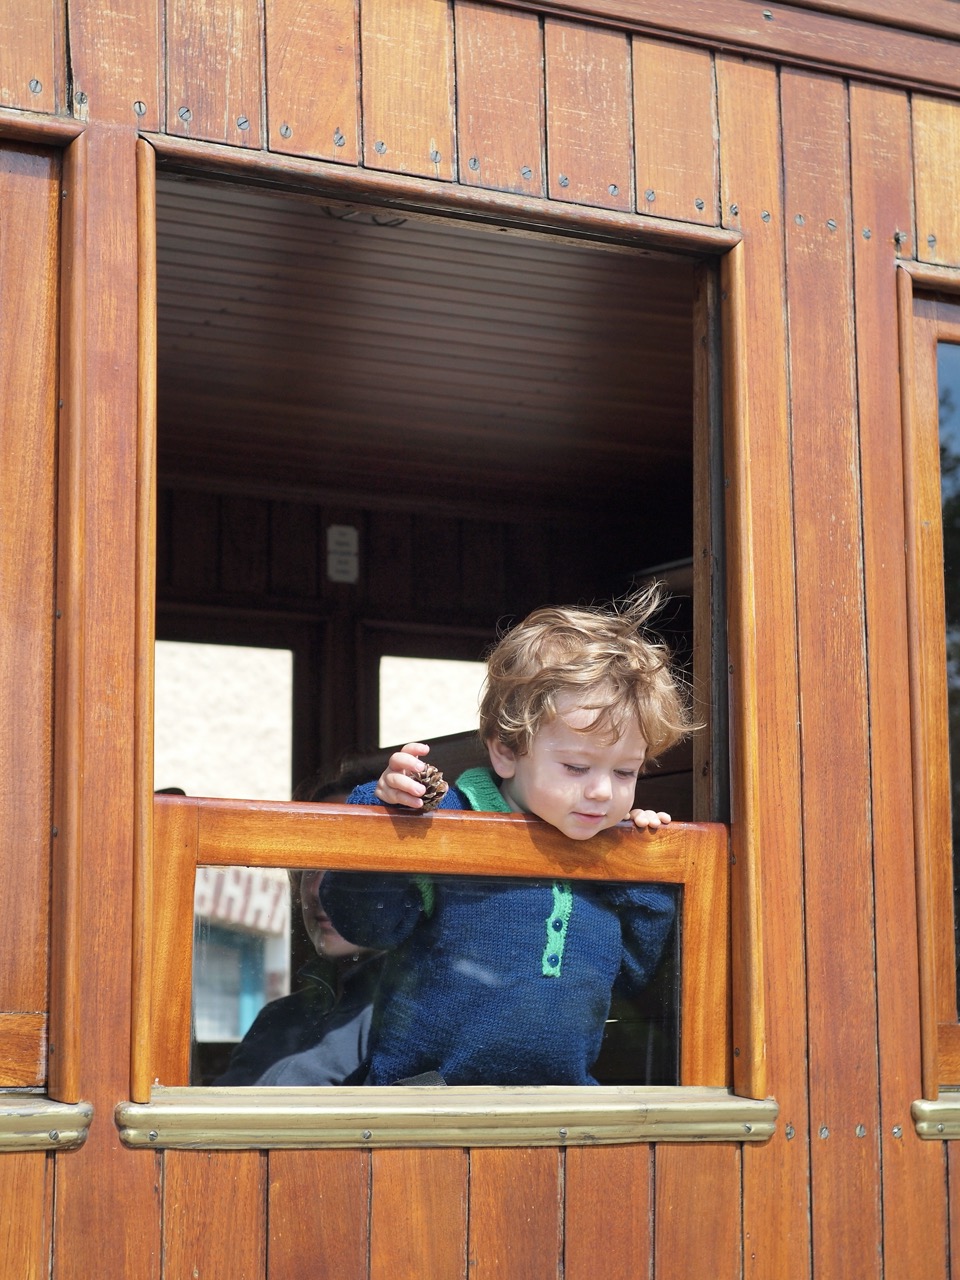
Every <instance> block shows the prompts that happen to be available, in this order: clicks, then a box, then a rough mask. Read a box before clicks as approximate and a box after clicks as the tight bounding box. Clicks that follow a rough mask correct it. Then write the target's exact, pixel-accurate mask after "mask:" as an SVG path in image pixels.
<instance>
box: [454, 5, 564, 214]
mask: <svg viewBox="0 0 960 1280" xmlns="http://www.w3.org/2000/svg"><path fill="white" fill-rule="evenodd" d="M454 20H455V24H456V44H457V145H458V148H459V161H460V164H459V171H460V181H461V182H462V183H464V184H465V185H466V186H472V187H493V188H495V189H496V190H499V191H516V192H518V193H519V194H521V195H529V196H542V195H543V194H544V171H543V148H544V136H543V38H542V35H541V31H540V20H539V18H538V17H536V15H534V14H530V13H512V12H508V11H507V10H505V9H500V8H495V7H494V6H493V5H489V4H477V3H475V0H458V3H457V4H456V7H455V10H454Z"/></svg>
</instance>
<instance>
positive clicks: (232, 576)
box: [220, 494, 270, 595]
mask: <svg viewBox="0 0 960 1280" xmlns="http://www.w3.org/2000/svg"><path fill="white" fill-rule="evenodd" d="M269 514H270V512H269V506H268V504H267V502H266V500H265V499H263V498H246V497H243V496H241V495H239V494H224V495H223V497H222V498H221V499H220V589H221V590H222V591H226V592H230V593H233V592H237V593H241V594H245V595H264V594H266V591H267V587H268V585H269V555H270V550H269Z"/></svg>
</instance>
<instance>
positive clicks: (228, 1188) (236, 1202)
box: [163, 1151, 266, 1280]
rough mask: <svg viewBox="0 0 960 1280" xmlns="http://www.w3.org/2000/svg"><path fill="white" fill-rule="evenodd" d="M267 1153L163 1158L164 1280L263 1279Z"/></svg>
mask: <svg viewBox="0 0 960 1280" xmlns="http://www.w3.org/2000/svg"><path fill="white" fill-rule="evenodd" d="M265 1184H266V1155H265V1154H264V1153H262V1152H260V1151H167V1152H165V1153H164V1156H163V1280H219V1277H220V1276H229V1277H230V1280H262V1278H263V1277H264V1276H265V1275H266V1185H265Z"/></svg>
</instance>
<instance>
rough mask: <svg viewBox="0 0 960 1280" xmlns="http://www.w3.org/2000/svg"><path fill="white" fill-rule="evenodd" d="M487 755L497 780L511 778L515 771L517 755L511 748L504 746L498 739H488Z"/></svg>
mask: <svg viewBox="0 0 960 1280" xmlns="http://www.w3.org/2000/svg"><path fill="white" fill-rule="evenodd" d="M487 754H488V755H489V756H490V763H491V764H492V765H493V771H494V773H495V774H496V775H497V776H498V777H499V778H512V777H513V775H514V773H516V770H517V754H516V752H515V751H514V750H513V748H512V747H507V746H504V744H503V743H502V742H501V741H500V739H499V738H488V739H487Z"/></svg>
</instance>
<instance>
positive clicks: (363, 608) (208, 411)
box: [157, 174, 696, 1078]
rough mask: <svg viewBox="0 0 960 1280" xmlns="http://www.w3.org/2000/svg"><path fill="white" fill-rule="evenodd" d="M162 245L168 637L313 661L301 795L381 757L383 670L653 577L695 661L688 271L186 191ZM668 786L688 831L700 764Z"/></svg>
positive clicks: (300, 760) (563, 245) (559, 245)
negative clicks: (335, 556)
mask: <svg viewBox="0 0 960 1280" xmlns="http://www.w3.org/2000/svg"><path fill="white" fill-rule="evenodd" d="M157 250H158V355H159V367H158V404H159V423H158V531H157V540H158V544H157V545H158V553H157V597H158V608H157V635H158V638H161V639H180V640H195V641H203V642H208V643H209V642H218V641H219V642H224V643H250V644H260V645H267V646H270V645H280V646H283V647H287V648H291V649H292V650H293V652H294V701H295V706H294V729H293V733H294V739H295V741H294V744H293V773H294V778H293V781H296V780H297V779H300V778H304V777H305V776H307V775H308V774H310V773H312V772H314V771H315V770H317V769H323V770H325V771H328V772H329V771H332V770H334V769H335V768H336V767H337V765H338V763H339V762H340V761H341V760H342V759H343V758H344V756H345V755H352V754H357V753H365V752H370V751H372V750H373V749H375V748H376V746H377V737H376V734H377V723H378V720H377V666H378V662H379V658H380V656H381V655H382V654H395V655H401V656H424V657H427V656H429V657H448V658H469V659H477V658H479V657H481V656H482V654H483V652H484V650H485V648H486V647H487V646H488V645H489V643H490V642H491V640H492V639H494V638H495V636H496V634H497V629H498V627H499V626H502V625H503V624H504V623H506V622H509V621H510V620H511V619H517V618H519V617H522V616H523V615H524V614H525V613H526V612H527V611H529V610H530V609H531V608H533V607H535V606H537V605H540V604H544V603H573V602H577V601H602V600H604V599H609V598H610V597H611V596H613V595H620V594H623V593H624V592H626V591H628V590H629V589H630V588H631V586H632V585H633V584H634V583H635V582H636V581H637V580H638V578H639V577H642V576H643V575H644V573H645V572H646V571H647V570H649V569H651V568H657V569H658V570H660V576H665V577H667V579H668V581H669V582H670V584H671V586H672V587H673V588H674V590H675V591H676V599H675V602H674V604H673V605H672V608H671V616H670V619H669V620H668V623H667V627H666V628H665V629H666V630H668V631H669V634H670V635H671V638H672V640H673V641H674V642H675V643H676V645H677V647H678V648H679V650H680V651H681V652H682V653H683V654H684V656H685V658H688V657H689V654H690V650H691V644H692V640H691V626H692V623H691V618H692V607H691V598H690V596H691V590H692V574H691V571H690V567H689V566H690V562H691V558H692V554H693V502H694V497H693V495H694V475H693V471H694V467H693V428H692V423H693V418H694V391H693V382H694V370H693V344H694V294H695V289H696V272H695V264H694V263H693V262H692V261H691V260H690V259H685V258H682V257H675V256H674V257H668V256H665V255H662V254H657V253H653V252H650V251H646V250H642V249H637V248H627V247H623V246H613V245H598V244H593V243H588V242H585V241H583V240H579V241H577V240H572V239H565V238H562V237H559V236H547V235H534V234H524V233H520V232H517V231H515V230H507V229H504V228H496V227H491V226H489V225H486V226H479V225H468V224H465V223H464V222H462V221H456V220H453V219H450V218H442V217H438V216H431V217H424V216H417V215H414V214H410V213H407V212H406V211H397V210H395V209H378V208H374V207H367V206H363V205H359V204H357V205H347V204H343V203H337V202H334V201H331V200H326V199H322V198H318V197H316V196H304V195H293V194H288V193H279V192H277V191H273V190H268V189H257V188H251V187H241V186H238V185H233V184H227V183H211V182H204V181H200V180H198V179H195V178H190V177H184V176H179V175H172V174H163V175H161V176H160V177H159V179H158V187H157ZM331 526H333V527H334V529H335V530H340V529H342V528H344V527H347V528H348V529H355V530H356V531H357V534H356V536H357V545H358V548H359V565H358V568H359V573H358V578H357V581H356V582H346V581H340V580H337V578H338V574H337V571H336V569H335V567H334V568H333V573H332V576H331V572H330V568H331V562H330V560H329V557H328V551H330V550H331V548H330V547H329V546H328V532H327V531H328V529H329V528H330V527H331ZM333 550H334V551H335V548H333ZM662 566H670V568H669V569H668V570H667V571H666V572H664V571H663V570H662V569H661V567H662ZM411 736H416V725H413V726H411ZM472 750H473V746H472V744H467V745H466V746H465V745H464V744H463V743H462V742H453V743H451V744H449V746H448V748H447V758H444V756H443V754H442V753H441V754H440V756H439V758H437V763H439V764H441V766H443V767H445V768H447V770H448V771H450V770H451V769H455V768H456V767H458V766H459V765H460V763H461V760H462V759H464V758H465V757H469V755H470V754H471V752H472ZM656 784H657V794H656V802H655V806H654V807H658V808H660V807H665V808H669V809H670V810H671V811H672V812H673V813H674V814H675V816H677V817H692V816H693V812H692V804H693V801H692V787H691V766H690V752H689V747H687V748H685V749H681V751H680V752H678V754H677V756H676V758H675V759H674V760H672V761H666V762H665V763H664V765H663V768H662V770H661V771H660V774H659V775H658V777H657V778H656ZM650 803H651V804H653V803H654V802H653V799H651V801H650ZM625 1070H626V1069H625ZM627 1074H628V1075H629V1070H627ZM611 1078H620V1077H619V1076H617V1074H616V1071H615V1070H614V1074H613V1075H612V1076H611Z"/></svg>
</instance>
